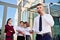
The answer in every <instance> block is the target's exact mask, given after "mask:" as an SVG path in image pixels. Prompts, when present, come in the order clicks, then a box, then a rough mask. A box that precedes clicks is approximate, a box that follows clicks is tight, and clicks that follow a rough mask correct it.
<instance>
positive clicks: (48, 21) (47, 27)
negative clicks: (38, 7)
mask: <svg viewBox="0 0 60 40" xmlns="http://www.w3.org/2000/svg"><path fill="white" fill-rule="evenodd" d="M39 17H40V15H38V16H37V17H36V18H35V19H34V25H33V31H34V32H35V33H36V34H44V33H48V32H51V27H53V25H54V20H53V18H52V16H51V15H50V14H44V15H43V16H42V31H39Z"/></svg>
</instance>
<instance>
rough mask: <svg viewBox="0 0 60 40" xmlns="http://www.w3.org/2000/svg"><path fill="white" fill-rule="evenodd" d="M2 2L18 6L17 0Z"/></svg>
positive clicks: (4, 0)
mask: <svg viewBox="0 0 60 40" xmlns="http://www.w3.org/2000/svg"><path fill="white" fill-rule="evenodd" d="M0 1H3V2H7V3H10V4H17V0H0Z"/></svg>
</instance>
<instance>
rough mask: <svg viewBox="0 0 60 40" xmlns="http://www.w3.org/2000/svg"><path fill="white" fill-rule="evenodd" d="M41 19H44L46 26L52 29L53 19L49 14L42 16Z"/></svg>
mask: <svg viewBox="0 0 60 40" xmlns="http://www.w3.org/2000/svg"><path fill="white" fill-rule="evenodd" d="M43 17H44V20H45V21H46V22H47V24H48V25H50V26H51V27H53V25H54V20H53V17H52V16H51V15H50V14H47V15H44V16H43Z"/></svg>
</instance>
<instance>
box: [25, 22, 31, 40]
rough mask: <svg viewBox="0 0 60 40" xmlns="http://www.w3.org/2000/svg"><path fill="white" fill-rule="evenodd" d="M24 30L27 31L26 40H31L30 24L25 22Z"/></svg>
mask: <svg viewBox="0 0 60 40" xmlns="http://www.w3.org/2000/svg"><path fill="white" fill-rule="evenodd" d="M24 30H25V40H31V37H30V35H31V33H30V31H31V28H30V26H29V23H28V22H24Z"/></svg>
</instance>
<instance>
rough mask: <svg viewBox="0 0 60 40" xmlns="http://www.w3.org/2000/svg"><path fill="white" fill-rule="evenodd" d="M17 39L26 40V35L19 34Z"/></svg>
mask: <svg viewBox="0 0 60 40" xmlns="http://www.w3.org/2000/svg"><path fill="white" fill-rule="evenodd" d="M17 40H25V37H24V36H17Z"/></svg>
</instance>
